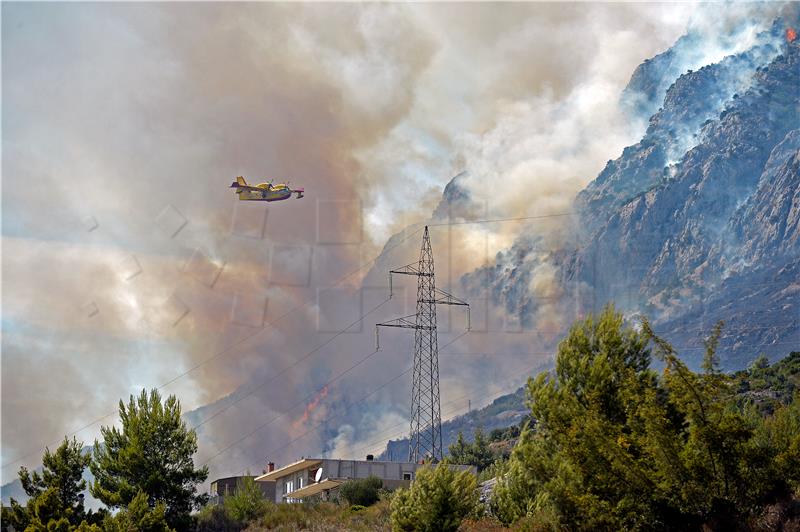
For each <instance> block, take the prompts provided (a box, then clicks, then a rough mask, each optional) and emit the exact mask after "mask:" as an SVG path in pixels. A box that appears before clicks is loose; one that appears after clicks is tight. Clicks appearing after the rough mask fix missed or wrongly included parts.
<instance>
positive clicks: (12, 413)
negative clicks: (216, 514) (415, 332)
mask: <svg viewBox="0 0 800 532" xmlns="http://www.w3.org/2000/svg"><path fill="white" fill-rule="evenodd" d="M697 13H698V12H697V9H696V7H695V6H694V5H692V4H668V5H660V4H638V3H637V4H583V3H580V4H579V3H559V4H542V3H535V4H476V3H469V4H454V3H442V4H332V3H326V4H291V3H288V4H287V3H280V4H270V3H249V4H216V3H202V4H188V3H174V4H157V3H124V4H122V3H119V4H117V3H103V4H83V3H59V4H50V3H24V4H22V3H4V4H3V11H2V52H3V56H2V60H3V64H2V76H3V79H2V81H3V101H2V103H3V106H2V110H3V122H2V126H3V132H2V135H3V139H2V140H3V167H2V170H3V183H2V193H3V194H2V223H3V227H2V274H3V279H2V280H3V283H2V288H3V294H2V296H3V300H2V303H3V305H2V333H3V336H2V461H3V466H4V468H3V471H2V475H3V476H2V480H3V482H7V481H8V480H10V478H11V477H12V476H13V475H14V474H15V471H16V469H17V468H18V467H19V465H22V464H35V463H36V462H37V461H38V460H39V457H40V455H41V448H42V447H43V446H44V445H51V446H52V445H53V444H54V443H56V442H57V441H58V440H59V439H60V438H61V437H63V435H64V434H71V433H72V431H73V430H74V429H76V428H79V427H82V426H84V425H87V424H90V423H91V422H92V421H94V420H96V419H97V418H99V417H100V416H103V415H105V414H109V413H113V412H114V411H115V408H116V403H117V401H118V400H119V399H120V398H121V397H127V395H128V394H130V393H136V392H138V391H139V390H141V389H142V388H143V387H153V386H158V385H161V384H163V383H167V382H170V381H173V379H176V378H177V379H176V380H174V382H172V383H171V384H170V385H169V386H167V387H166V388H165V389H164V391H165V393H175V394H177V395H178V397H179V398H180V399H181V401H182V403H183V405H184V409H185V410H192V409H195V408H198V407H201V406H203V405H207V404H210V403H213V402H214V401H217V400H220V399H223V398H225V397H226V396H228V395H229V394H231V393H233V392H235V391H236V390H239V392H238V393H239V395H238V396H237V395H234V396H233V399H228V401H229V402H230V401H236V402H235V404H232V406H229V407H228V408H227V409H226V410H224V411H220V410H219V408H222V407H223V406H224V405H225V404H229V403H225V402H223V403H219V404H218V405H215V406H213V407H210V408H209V409H207V410H204V411H202V412H200V413H199V414H198V415H199V416H200V417H199V418H198V419H201V418H205V417H207V416H208V415H212V414H213V413H214V412H215V411H220V412H221V413H220V414H219V415H217V416H216V417H215V418H214V420H213V422H208V423H206V424H204V425H203V426H202V427H201V428H200V434H201V449H200V455H199V458H200V461H201V462H202V461H204V460H206V459H208V458H209V457H213V459H214V461H213V462H212V463H211V464H210V465H211V467H212V476H213V474H216V473H219V474H225V473H227V472H230V473H231V474H233V473H235V472H236V471H237V470H238V469H237V468H239V469H241V468H245V467H249V468H252V469H255V468H257V467H258V465H257V464H258V463H259V462H258V461H260V460H262V459H263V458H264V457H266V456H267V454H268V453H269V452H270V451H272V450H273V449H277V448H278V447H280V446H281V445H283V444H285V443H286V442H287V441H289V440H290V439H291V438H292V437H294V436H299V435H301V434H304V433H305V432H306V431H308V430H309V428H310V425H309V422H310V421H316V422H319V421H320V420H323V419H326V418H325V416H328V417H329V418H330V419H333V417H334V415H336V416H340V417H339V418H337V419H340V420H341V422H340V421H337V420H333V421H331V423H329V425H328V426H326V427H324V429H322V430H320V431H318V432H313V431H312V432H310V433H309V434H308V435H307V436H305V437H304V438H303V439H301V440H300V441H299V442H298V443H296V444H293V445H292V446H291V447H290V448H288V449H286V448H285V449H282V450H281V451H280V452H279V453H278V452H276V453H274V454H271V455H270V458H272V457H274V461H276V462H280V461H282V460H288V459H292V458H296V457H297V456H298V455H300V454H303V453H315V452H320V450H322V449H328V450H330V449H335V450H336V451H337V452H340V453H343V454H346V453H348V452H351V453H354V454H358V455H360V454H364V453H365V452H367V451H368V450H373V449H375V448H379V447H381V446H382V441H381V437H382V436H383V437H384V441H385V437H386V436H388V435H389V434H388V433H387V431H389V432H391V430H392V428H393V427H396V429H395V431H396V432H397V433H402V432H404V431H405V430H406V429H407V427H406V426H405V425H404V423H405V419H406V418H405V416H407V411H408V405H407V398H408V395H409V394H410V385H409V381H408V378H407V377H408V376H406V377H404V378H398V380H397V381H396V382H395V383H394V384H393V385H392V386H387V387H386V388H385V389H383V390H381V392H380V393H378V394H376V395H375V396H374V397H372V398H371V399H370V401H369V402H368V403H369V405H370V406H369V407H359V408H360V409H361V408H363V412H362V413H361V414H354V413H353V412H352V409H350V407H349V406H348V405H349V404H351V403H352V402H353V401H355V400H357V399H358V398H360V397H361V396H363V395H365V394H366V393H367V392H369V391H370V390H372V389H373V388H375V387H376V386H378V385H380V384H382V383H383V382H385V381H388V380H389V379H390V377H392V376H394V375H400V374H401V372H402V371H403V370H404V369H405V368H406V367H407V366H408V365H409V364H410V360H411V359H410V355H409V354H408V352H407V351H408V346H409V338H410V337H408V336H403V335H402V332H400V333H398V334H396V335H395V334H387V335H386V336H387V339H386V340H385V342H386V349H385V350H384V351H381V352H380V353H378V354H376V355H374V356H370V357H369V358H368V359H366V361H365V362H364V363H362V364H361V365H359V366H358V367H356V368H354V369H353V370H352V371H351V372H350V373H348V374H347V376H346V377H345V378H342V379H341V380H339V381H337V382H336V383H334V384H332V385H331V386H329V388H328V389H326V390H325V391H324V392H317V390H319V389H320V388H321V387H322V385H323V384H324V383H325V382H327V381H328V380H329V379H331V378H333V377H336V376H337V375H338V374H339V373H340V372H341V371H344V370H347V369H348V368H350V367H351V366H353V364H355V363H356V362H358V361H359V360H361V359H362V358H364V357H366V356H368V355H370V353H371V352H372V351H373V349H374V332H373V331H374V329H373V324H374V323H375V322H376V321H380V320H383V319H389V318H391V317H394V316H400V315H403V314H404V313H405V314H408V313H410V312H411V311H412V309H411V308H410V307H409V306H408V304H409V301H407V299H408V298H405V299H404V298H403V297H398V298H396V299H394V300H392V301H391V302H386V296H387V291H386V287H385V273H384V272H385V267H384V266H399V265H402V264H405V263H408V262H411V261H412V260H414V259H415V255H416V253H417V250H418V246H419V233H416V234H415V235H413V236H412V237H409V238H408V239H407V240H405V241H403V242H402V243H401V245H400V246H399V247H398V248H397V249H395V250H393V251H392V252H391V253H389V254H388V255H387V257H386V258H385V262H384V263H381V265H380V267H376V270H375V271H374V272H373V273H372V274H371V275H369V276H367V272H368V271H369V264H368V260H369V259H370V258H371V257H374V256H375V255H377V254H378V253H379V252H380V250H381V248H382V247H383V246H384V244H385V242H386V240H387V238H388V237H389V236H391V235H392V234H393V233H395V232H397V231H399V230H401V229H402V228H404V227H406V226H408V225H409V224H412V223H417V222H422V221H424V220H426V219H427V218H428V217H429V216H430V214H431V212H432V211H433V209H434V208H435V207H436V205H437V204H438V203H439V201H440V199H441V193H442V188H443V186H444V185H445V184H446V183H447V182H448V180H449V179H450V178H451V177H452V176H453V175H454V174H456V173H458V172H460V171H461V170H465V169H466V170H468V172H469V174H468V176H467V178H466V179H465V181H464V186H465V187H466V188H467V189H468V190H469V191H470V192H471V193H472V195H473V197H474V198H476V204H477V205H480V206H481V208H482V209H483V212H485V215H486V216H488V217H510V216H526V215H531V214H541V213H545V214H548V213H558V212H564V211H568V210H569V206H570V202H571V200H572V198H573V196H574V194H575V192H577V191H578V190H580V188H581V187H582V186H584V185H585V184H586V183H587V182H588V181H589V180H591V179H592V178H593V177H594V176H595V175H596V174H597V172H599V171H600V170H601V169H602V167H603V165H604V164H605V162H606V161H607V160H608V159H612V158H615V157H617V156H618V155H619V153H620V151H621V149H622V148H623V147H624V146H625V145H627V144H630V143H632V142H635V141H636V140H637V138H638V137H639V136H640V135H641V133H642V131H643V127H644V123H643V122H641V121H639V120H635V119H633V118H632V117H624V116H623V115H622V114H621V113H620V112H619V110H618V109H617V101H618V98H619V95H620V92H621V90H622V89H623V88H624V86H625V84H626V83H627V81H628V80H629V79H630V76H631V74H632V72H633V70H634V69H635V67H636V66H637V65H638V64H640V63H641V62H642V61H643V60H644V59H646V58H648V57H652V56H653V55H655V54H656V53H659V52H661V51H663V50H665V49H667V48H668V47H669V46H670V44H672V43H673V42H674V41H675V39H676V38H678V37H679V36H680V35H681V34H682V33H683V32H684V31H685V30H686V28H687V26H688V25H689V24H690V23H691V24H695V25H702V24H704V23H705V18H704V17H699V16H698V14H697ZM721 18H724V17H721ZM709 42H712V41H709ZM729 51H730V50H728V49H725V48H724V47H714V46H712V45H709V46H708V49H707V53H708V54H709V57H711V58H713V56H714V55H715V54H716V55H719V54H724V53H726V52H729ZM706 59H708V58H706ZM237 175H244V176H246V177H247V179H248V180H251V181H253V182H259V181H263V180H265V179H275V180H277V181H284V180H286V179H289V180H290V181H291V184H292V185H293V186H303V187H305V189H306V197H305V198H303V199H301V200H295V199H291V200H288V201H285V202H280V203H274V204H270V205H263V204H240V203H237V202H236V198H235V196H234V194H233V192H232V191H231V190H230V189H228V188H227V187H228V185H229V184H230V182H231V181H232V180H233V179H234V178H235V176H237ZM520 227H521V226H520V225H519V224H496V225H493V226H491V227H481V228H463V229H459V230H454V231H452V232H445V231H444V230H434V246H435V249H434V252H435V253H436V254H437V260H438V262H437V268H439V270H438V271H437V273H438V274H439V276H440V277H439V279H438V280H439V283H440V285H445V286H448V285H449V284H450V283H451V282H452V283H454V282H455V280H456V279H457V278H458V276H459V275H460V274H462V273H465V272H468V271H471V270H472V269H474V268H476V267H478V266H480V265H483V264H485V263H486V262H487V261H490V260H491V258H492V257H493V256H494V254H495V253H496V252H497V251H499V250H502V249H504V248H505V247H506V246H507V245H509V244H510V243H511V241H512V240H513V238H514V237H515V236H516V235H517V234H518V232H519V230H520ZM550 231H551V229H550V228H546V230H545V231H544V234H551V232H550ZM558 234H559V235H560V236H559V238H562V237H563V234H562V233H558ZM365 263H366V264H367V267H365V268H363V269H361V270H359V271H356V272H355V273H354V275H352V276H351V277H348V278H347V279H346V281H345V282H343V283H339V284H337V283H336V281H337V280H339V279H340V278H341V277H342V276H343V275H345V274H348V273H350V272H353V271H354V270H356V268H357V267H358V266H360V265H362V264H365ZM540 274H541V275H540V276H539V277H538V278H537V283H536V284H534V285H532V287H531V289H532V290H543V291H545V292H546V291H548V290H552V287H551V286H550V285H551V281H552V279H551V277H552V272H548V271H545V270H542V271H541V272H540ZM365 276H366V277H365ZM362 281H363V282H364V283H365V286H367V289H365V290H363V291H361V290H358V288H359V287H360V286H361V283H362ZM405 286H406V287H407V288H408V289H409V290H410V292H411V295H412V296H413V286H412V285H410V284H406V285H405ZM453 286H455V284H454V285H453ZM382 302H383V306H381V308H380V309H379V310H378V311H376V312H374V313H373V314H371V315H370V316H368V317H367V318H366V319H365V320H364V322H363V323H361V324H360V325H358V324H356V326H354V327H353V330H351V331H348V333H347V334H342V335H339V336H334V334H333V333H335V332H336V331H338V330H340V329H342V328H343V327H345V326H347V325H349V324H351V323H353V322H354V320H357V318H358V317H359V316H360V315H361V314H362V313H363V312H365V311H367V310H369V309H370V308H372V307H374V306H376V305H378V304H381V303H382ZM404 305H405V308H403V307H404ZM298 306H300V307H299V308H298ZM293 309H297V310H294V311H293ZM290 311H293V312H291V314H288V315H286V314H287V312H290ZM484 318H485V319H486V320H489V318H486V317H485V316H484ZM461 319H462V318H461V317H460V316H458V315H457V314H455V313H454V321H453V323H454V325H453V328H452V332H447V330H446V329H445V331H443V333H442V337H441V339H440V344H441V345H443V344H445V343H447V342H448V341H449V340H451V339H453V338H455V336H456V335H457V334H458V331H459V328H460V327H462V326H463V323H462V322H461V321H460V320H461ZM497 319H498V320H499V322H498V323H500V324H501V325H500V326H498V327H497V332H498V334H496V335H494V336H492V337H491V339H489V337H487V338H486V339H484V340H474V339H473V340H470V341H469V342H468V343H464V344H462V345H459V344H458V343H454V344H453V347H452V348H448V349H447V350H448V351H460V352H462V355H461V356H460V357H459V358H458V359H457V360H458V361H457V362H455V360H456V356H453V357H451V358H450V359H448V358H447V355H445V354H443V356H442V383H443V384H442V386H443V392H442V397H443V399H442V401H443V408H442V409H443V413H444V414H445V416H447V414H448V413H451V414H452V413H460V412H463V409H464V408H465V407H466V402H467V399H468V398H471V399H472V400H473V405H475V404H476V403H480V402H482V401H483V402H485V401H488V400H489V399H490V398H491V397H492V395H493V394H497V393H500V392H502V391H510V390H512V389H513V387H514V386H516V385H518V384H519V383H520V382H521V377H520V376H521V375H522V374H523V373H521V372H523V371H530V369H531V368H532V367H533V366H535V365H536V364H538V363H541V362H543V361H545V360H546V359H547V353H544V352H542V353H531V351H532V349H533V350H534V351H535V349H536V347H535V346H537V345H539V344H537V341H536V340H535V339H531V338H530V337H525V335H524V334H517V332H516V331H511V332H509V330H507V329H504V328H503V326H502V324H503V323H505V322H504V321H503V320H504V318H503V317H502V316H499V317H497ZM559 319H560V317H559ZM276 320H278V321H276ZM265 324H266V327H265ZM487 327H488V328H490V329H491V328H492V325H488V326H487ZM354 331H357V332H354ZM326 342H327V343H326ZM531 346H534V347H533V348H532V347H531ZM470 353H473V354H474V353H483V354H484V356H480V357H476V356H472V357H471V356H470ZM487 353H488V354H492V353H505V354H506V355H507V356H506V357H504V358H503V362H502V363H499V362H497V357H495V359H492V358H491V356H485V355H486V354H487ZM298 360H302V362H301V363H298V362H297V361H298ZM292 364H297V365H296V366H291V365H292ZM290 366H291V369H288V370H287V369H286V368H289V367H290ZM515 379H516V380H515ZM477 381H480V383H479V384H476V382H477ZM315 395H316V397H314V396H315ZM448 397H450V398H452V399H453V400H456V399H457V400H458V401H461V403H463V408H462V405H461V403H459V402H458V401H455V403H457V404H455V406H452V405H451V406H446V403H447V401H448ZM297 405H299V406H297ZM290 407H294V408H293V409H291V410H290ZM312 407H314V408H312ZM458 409H460V410H458ZM115 419H116V417H115V416H113V415H112V416H110V417H107V418H105V419H103V423H106V424H108V423H111V422H114V421H115ZM272 419H274V422H271V421H270V420H272ZM195 421H196V420H195ZM261 425H263V430H261V431H260V432H255V433H254V434H253V435H252V436H250V437H249V438H247V439H244V440H242V441H241V442H237V440H238V439H240V438H241V437H244V436H246V435H247V434H248V433H250V432H252V431H254V430H255V429H257V428H258V427H259V426H261ZM98 432H99V424H92V425H90V426H88V427H87V428H86V429H84V430H82V431H80V432H79V433H78V434H77V436H78V437H79V438H80V439H82V440H84V441H86V442H87V443H88V442H91V441H92V440H93V439H94V437H95V436H96V435H97V434H98ZM369 434H372V435H374V436H375V437H374V438H372V439H373V440H376V441H377V442H378V443H374V444H373V446H372V448H369V449H366V448H359V447H358V446H357V445H355V444H354V443H353V442H354V441H360V442H361V444H362V447H363V444H368V443H370V441H372V440H370V439H369V438H367V437H366V435H369ZM233 443H235V445H232V444H233ZM228 446H230V449H229V450H225V451H224V452H222V453H220V454H219V455H216V453H218V452H219V451H220V450H221V449H224V448H225V447H228ZM20 456H25V458H24V459H22V460H16V459H17V458H18V457H20Z"/></svg>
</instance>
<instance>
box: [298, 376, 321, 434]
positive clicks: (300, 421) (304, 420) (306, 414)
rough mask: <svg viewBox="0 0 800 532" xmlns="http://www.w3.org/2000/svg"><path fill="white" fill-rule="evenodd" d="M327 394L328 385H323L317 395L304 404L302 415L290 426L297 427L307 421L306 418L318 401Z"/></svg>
mask: <svg viewBox="0 0 800 532" xmlns="http://www.w3.org/2000/svg"><path fill="white" fill-rule="evenodd" d="M327 396H328V387H327V386H325V387H324V388H322V389H321V390H320V391H319V393H317V395H315V396H314V398H313V399H312V400H311V401H310V402H309V403H308V404H307V405H306V409H305V411H304V412H303V415H302V417H300V419H298V420H297V421H295V422H294V423H292V428H297V427H299V426H300V425H302V424H304V423H305V422H306V421H308V418H309V417H310V416H311V413H312V412H313V411H314V410H315V409H316V408H317V407H318V406H319V403H320V402H321V401H322V400H323V399H325V398H326V397H327Z"/></svg>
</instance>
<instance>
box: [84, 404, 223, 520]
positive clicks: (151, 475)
mask: <svg viewBox="0 0 800 532" xmlns="http://www.w3.org/2000/svg"><path fill="white" fill-rule="evenodd" d="M119 416H120V421H121V424H122V427H121V430H118V429H117V428H116V427H102V429H101V433H102V436H103V442H102V444H101V443H98V442H95V448H94V460H93V461H92V463H91V465H90V468H91V471H92V473H93V474H94V477H95V480H94V482H93V483H92V486H91V493H92V495H93V496H94V497H95V498H97V499H99V500H101V501H102V502H103V503H105V504H106V505H107V506H109V507H111V508H121V507H128V506H129V505H130V504H131V503H132V502H133V501H134V499H135V498H137V497H141V495H140V494H144V495H145V496H146V498H147V502H148V506H149V507H150V508H156V507H157V505H158V504H163V505H164V508H165V516H166V520H167V523H168V524H169V526H170V527H172V528H176V529H179V530H180V529H183V530H185V529H186V528H187V527H188V523H189V522H190V521H191V515H190V514H191V512H192V510H193V509H195V508H199V507H200V506H201V505H202V504H203V503H204V502H205V500H206V496H204V495H198V494H197V485H198V484H200V483H202V482H203V481H205V479H206V478H207V477H208V468H207V467H202V468H199V469H196V468H195V466H194V460H193V455H194V453H195V452H196V451H197V435H196V434H195V432H194V430H189V429H188V428H187V427H186V424H185V423H184V422H183V421H182V420H181V407H180V403H179V402H178V400H177V399H176V398H175V396H169V397H168V398H167V399H166V401H163V402H162V399H161V395H160V394H159V393H158V391H157V390H152V391H150V393H149V394H148V393H147V392H146V391H145V390H142V393H141V394H140V395H139V396H138V397H136V398H134V396H131V397H130V400H129V402H128V405H127V406H126V405H125V404H124V403H123V402H122V401H120V403H119Z"/></svg>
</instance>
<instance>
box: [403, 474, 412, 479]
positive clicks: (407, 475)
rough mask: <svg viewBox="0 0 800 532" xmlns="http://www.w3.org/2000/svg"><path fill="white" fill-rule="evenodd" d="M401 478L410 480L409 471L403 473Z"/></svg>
mask: <svg viewBox="0 0 800 532" xmlns="http://www.w3.org/2000/svg"><path fill="white" fill-rule="evenodd" d="M403 480H411V473H403Z"/></svg>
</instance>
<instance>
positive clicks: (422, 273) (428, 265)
mask: <svg viewBox="0 0 800 532" xmlns="http://www.w3.org/2000/svg"><path fill="white" fill-rule="evenodd" d="M395 273H397V274H403V275H416V276H417V312H416V314H411V315H410V316H403V317H402V318H397V319H394V320H391V321H387V322H385V323H378V324H377V325H376V326H375V338H376V344H377V345H376V347H377V348H378V349H379V348H380V339H379V337H378V327H402V328H405V329H414V382H413V384H412V389H411V436H410V440H411V445H410V447H409V453H408V456H409V461H410V462H418V461H420V460H423V459H424V460H426V461H439V460H441V459H442V456H443V449H442V411H441V406H440V403H441V402H440V400H439V348H438V342H437V337H436V305H462V306H465V307H467V330H469V327H470V325H469V304H468V303H467V302H466V301H462V300H460V299H458V298H456V297H454V296H452V295H450V294H448V293H447V292H445V291H443V290H440V289H438V288H436V280H435V276H434V269H433V250H432V249H431V239H430V236H429V235H428V227H427V226H425V233H424V234H423V236H422V249H421V251H420V254H419V262H417V263H412V264H408V265H407V266H403V267H402V268H397V269H394V270H391V271H390V272H389V297H391V295H392V274H395Z"/></svg>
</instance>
